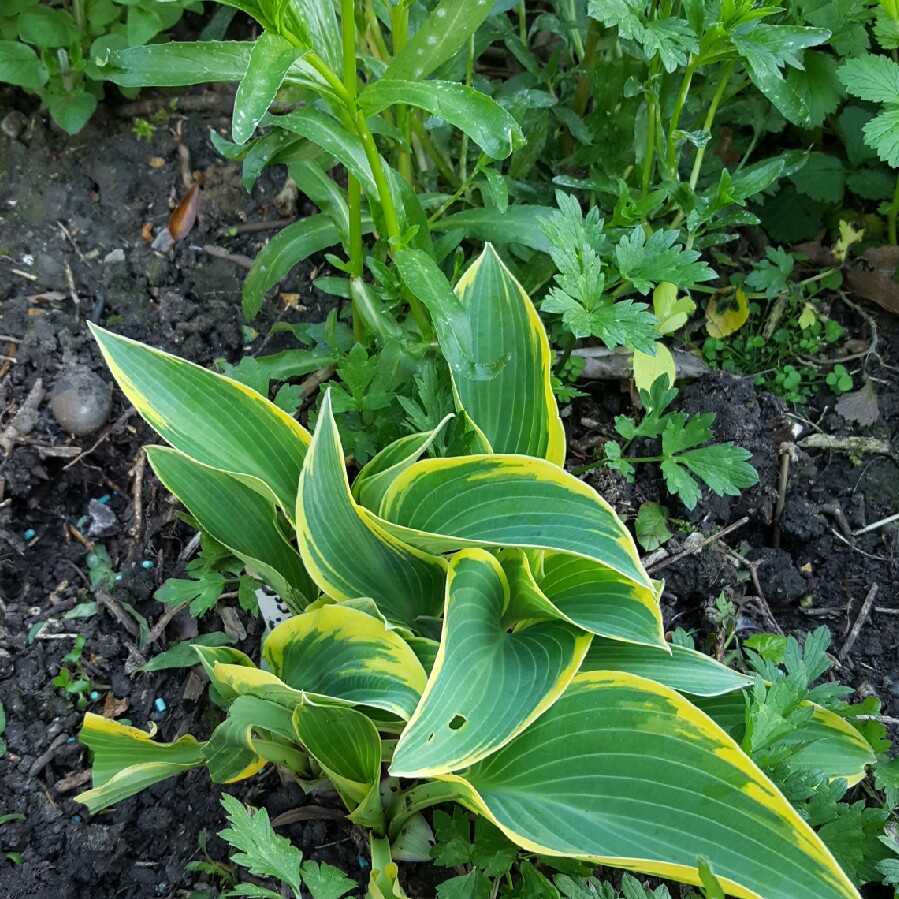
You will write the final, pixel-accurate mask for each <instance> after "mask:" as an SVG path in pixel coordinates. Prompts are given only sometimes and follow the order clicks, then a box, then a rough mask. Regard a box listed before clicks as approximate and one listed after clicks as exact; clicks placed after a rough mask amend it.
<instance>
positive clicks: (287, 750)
mask: <svg viewBox="0 0 899 899" xmlns="http://www.w3.org/2000/svg"><path fill="white" fill-rule="evenodd" d="M216 667H217V668H222V667H227V666H222V665H218V666H216ZM241 670H242V671H248V670H250V669H246V668H241ZM292 715H293V707H290V706H285V705H281V704H280V703H279V702H274V701H272V700H270V699H263V698H261V697H259V696H250V695H247V696H238V697H237V698H236V699H235V700H234V702H232V703H231V705H230V707H229V709H228V717H227V718H226V719H225V720H224V721H223V722H222V723H221V724H220V725H219V726H218V727H217V728H216V729H215V730H214V731H213V732H212V736H211V737H210V738H209V740H208V742H206V743H205V744H204V745H203V755H204V756H205V758H206V767H207V768H208V769H209V776H210V777H211V778H212V780H213V781H214V782H215V783H234V782H236V781H238V780H246V779H247V778H248V777H252V776H253V775H254V774H256V773H258V772H259V771H260V770H261V769H262V768H263V767H264V766H265V764H266V763H267V762H274V763H276V764H282V765H285V766H286V767H291V768H294V770H303V761H302V755H301V754H300V753H298V752H297V750H296V747H295V745H294V744H295V742H296V738H295V735H294V732H293V725H292Z"/></svg>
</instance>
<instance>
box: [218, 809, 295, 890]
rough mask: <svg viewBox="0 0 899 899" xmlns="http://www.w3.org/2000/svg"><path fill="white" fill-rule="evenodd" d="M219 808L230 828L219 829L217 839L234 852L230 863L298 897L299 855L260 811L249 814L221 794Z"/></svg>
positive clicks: (264, 811)
mask: <svg viewBox="0 0 899 899" xmlns="http://www.w3.org/2000/svg"><path fill="white" fill-rule="evenodd" d="M222 805H223V806H224V807H225V811H226V812H227V814H228V820H229V821H230V822H231V826H230V827H226V828H225V829H224V830H220V831H219V836H220V837H221V838H222V839H223V840H226V841H227V842H228V843H230V844H231V845H232V846H233V847H234V848H235V849H237V850H238V851H237V852H235V853H234V854H233V855H232V856H231V861H233V862H235V863H236V864H238V865H240V866H241V867H243V868H246V869H247V870H248V871H249V872H250V873H251V874H256V875H258V876H261V877H274V878H275V879H277V880H280V881H283V882H284V883H286V884H287V885H288V886H289V887H290V888H291V889H292V890H293V892H294V894H295V895H296V896H299V895H300V862H302V860H303V853H302V852H300V850H299V849H297V848H296V846H294V845H293V844H292V843H291V842H290V840H288V839H287V838H286V837H282V836H280V835H279V834H277V833H275V830H274V828H273V827H272V825H271V822H270V821H269V817H268V812H267V811H266V810H265V809H264V808H260V809H256V810H255V812H249V811H248V810H247V809H246V808H245V807H244V805H243V803H241V802H239V801H238V800H237V799H235V798H234V796H230V795H229V794H228V793H223V794H222Z"/></svg>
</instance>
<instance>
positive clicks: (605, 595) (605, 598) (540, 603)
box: [498, 549, 668, 653]
mask: <svg viewBox="0 0 899 899" xmlns="http://www.w3.org/2000/svg"><path fill="white" fill-rule="evenodd" d="M540 555H541V558H540V562H539V565H538V566H536V567H537V568H538V572H539V578H540V583H542V584H543V585H545V586H546V588H547V589H548V590H549V591H550V592H551V593H552V594H553V596H552V599H550V598H549V596H547V594H546V593H545V592H544V591H543V589H541V587H540V586H539V584H538V581H537V579H535V577H534V574H533V571H532V567H531V563H530V561H529V560H528V556H527V554H526V553H524V552H522V551H521V550H517V549H507V550H502V551H501V552H500V553H499V554H498V558H499V561H500V564H501V565H502V566H503V570H504V571H505V573H506V577H508V579H509V584H510V585H511V587H512V602H511V604H510V612H511V620H513V621H527V620H531V619H537V620H539V619H541V618H561V619H562V620H564V621H569V622H571V624H574V625H576V626H577V627H578V628H580V629H581V630H585V631H588V632H589V633H591V634H598V635H600V636H603V637H610V638H612V639H614V640H625V641H627V642H629V643H642V644H647V645H649V646H657V647H659V649H660V651H662V652H663V653H667V651H668V644H667V643H666V642H665V637H664V632H663V628H662V615H661V612H660V611H659V603H658V599H657V598H656V594H655V591H653V590H648V589H647V588H646V587H638V586H637V585H636V584H635V583H633V581H629V580H627V579H626V578H624V577H622V576H621V575H620V574H618V572H616V571H612V569H611V568H606V567H605V566H603V565H599V564H597V563H596V562H592V561H589V560H587V559H582V558H580V557H579V556H568V555H565V554H563V553H541V554H540ZM547 562H548V563H549V567H548V569H547ZM547 570H548V572H549V573H548V574H547Z"/></svg>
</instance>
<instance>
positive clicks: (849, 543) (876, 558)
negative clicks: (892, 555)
mask: <svg viewBox="0 0 899 899" xmlns="http://www.w3.org/2000/svg"><path fill="white" fill-rule="evenodd" d="M827 530H829V531H830V533H831V534H833V535H834V537H836V538H837V540H839V541H840V542H841V543H845V544H846V546H848V547H849V549H851V550H852V551H853V552H856V553H859V554H860V555H863V556H864V557H865V558H866V559H873V560H874V561H875V562H889V559H885V558H884V557H883V556H875V555H874V554H873V553H867V552H865V551H864V550H863V549H859V548H858V547H857V546H856V545H855V544H854V543H853V542H852V541H851V540H847V539H846V538H845V537H844V536H843V535H842V534H841V533H840V532H839V531H835V530H834V529H833V528H828V529H827Z"/></svg>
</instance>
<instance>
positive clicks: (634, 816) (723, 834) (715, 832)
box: [439, 672, 859, 899]
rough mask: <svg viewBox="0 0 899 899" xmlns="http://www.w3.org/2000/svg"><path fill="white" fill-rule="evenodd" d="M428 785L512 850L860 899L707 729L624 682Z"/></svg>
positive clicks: (737, 885) (733, 748) (709, 724)
mask: <svg viewBox="0 0 899 899" xmlns="http://www.w3.org/2000/svg"><path fill="white" fill-rule="evenodd" d="M439 779H441V780H446V781H449V782H451V783H454V784H456V785H457V788H458V789H459V791H460V795H461V797H462V799H463V801H464V802H465V803H466V804H467V805H469V806H470V807H471V808H472V809H474V810H476V811H479V812H481V813H483V814H486V815H487V816H488V817H489V818H490V819H491V820H493V821H494V823H496V824H497V825H498V826H499V827H500V828H501V829H502V830H503V831H504V832H505V833H506V834H507V836H509V837H510V838H511V839H512V840H514V841H515V842H516V843H518V845H520V846H523V847H524V848H525V849H527V850H529V851H531V852H536V853H540V854H544V855H561V856H574V857H577V858H585V859H589V860H592V861H595V862H596V863H598V864H607V865H612V866H615V867H627V868H630V869H632V870H636V871H641V872H643V873H646V874H652V875H656V876H659V877H666V878H672V879H675V880H682V881H686V882H688V883H693V884H698V883H699V877H698V872H697V861H698V859H700V858H702V857H704V858H706V859H708V862H709V864H710V866H711V868H712V870H713V872H714V873H715V875H716V877H717V878H718V879H719V881H720V882H721V884H722V886H723V887H724V889H725V890H726V892H728V893H729V894H732V895H734V896H739V897H745V899H759V897H762V899H797V897H806V896H807V897H811V896H814V897H815V899H859V897H858V893H857V892H856V890H855V888H854V887H853V886H852V884H851V882H850V881H849V879H848V878H847V877H846V875H845V874H844V873H843V872H842V871H841V870H840V868H839V866H838V865H837V863H836V862H835V861H834V859H833V856H832V855H831V854H830V852H829V851H828V850H827V849H826V847H825V846H824V844H823V843H822V842H821V841H820V839H819V838H818V837H817V836H816V835H815V833H814V832H813V831H812V829H811V828H810V827H809V826H808V825H807V824H806V823H805V822H804V821H803V820H802V819H801V818H800V817H799V815H798V814H797V813H796V812H795V810H794V809H793V808H792V806H790V804H789V803H788V802H787V801H786V799H784V797H783V796H782V795H781V794H780V793H779V792H778V791H777V789H776V788H775V787H774V785H773V784H772V783H771V782H770V781H769V780H768V778H767V777H765V775H764V774H762V772H761V771H759V770H758V768H756V766H755V765H754V764H753V763H752V762H751V761H750V760H749V759H748V758H747V757H746V755H745V754H744V753H743V752H742V751H741V749H740V748H739V746H737V744H736V743H734V742H733V740H732V739H731V738H730V737H728V736H727V734H725V733H724V731H722V730H721V729H720V728H719V727H718V726H717V725H716V724H715V723H714V722H713V721H712V720H711V719H709V718H707V717H706V716H705V715H704V714H703V713H702V712H700V711H699V710H698V709H697V708H696V707H695V706H693V705H691V704H690V703H689V702H688V701H687V700H686V699H684V698H683V697H682V696H680V694H678V693H676V692H675V691H673V690H671V689H669V688H667V687H664V686H662V685H660V684H656V683H654V682H653V681H649V680H646V679H644V678H640V677H636V676H634V675H631V674H623V673H615V672H593V673H587V674H579V675H578V676H577V677H575V679H574V680H573V681H572V683H571V685H570V686H569V687H568V689H567V690H566V691H565V693H564V694H563V695H562V697H561V698H560V699H559V700H558V701H557V702H556V703H555V704H554V705H552V706H551V707H550V708H549V709H548V710H547V711H546V712H544V714H543V715H541V716H540V717H539V718H538V719H537V720H536V721H535V722H534V723H533V724H531V726H530V727H528V728H527V730H525V731H524V732H523V733H522V734H520V735H519V736H517V737H516V738H515V739H514V740H512V741H511V742H510V743H508V744H507V745H506V746H504V747H503V748H502V749H500V750H498V751H497V752H496V753H494V754H493V755H491V756H489V757H488V758H486V759H485V760H484V761H482V762H479V763H477V764H476V765H473V766H472V767H471V768H469V769H467V770H465V771H462V772H460V773H459V774H458V775H452V774H449V775H443V776H441V777H440V778H439Z"/></svg>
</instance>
